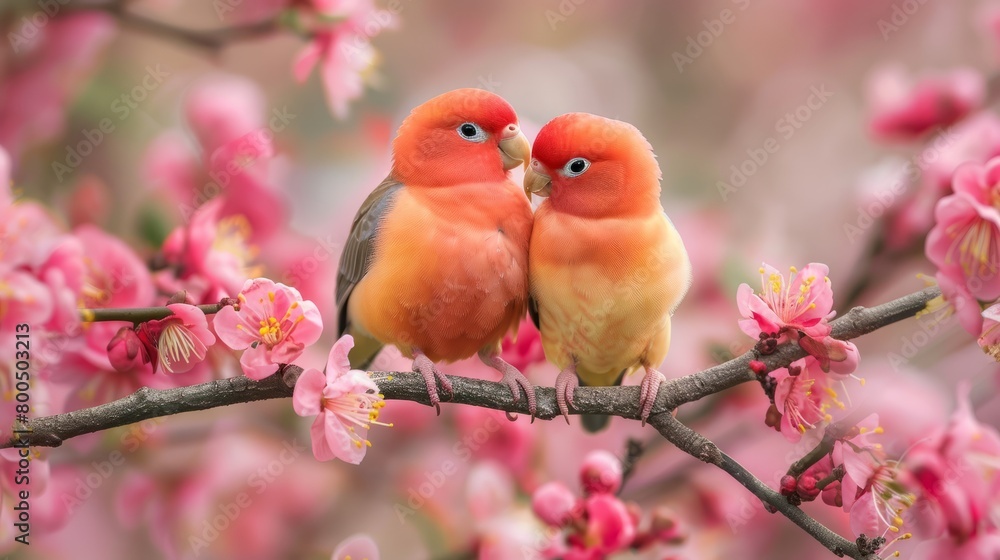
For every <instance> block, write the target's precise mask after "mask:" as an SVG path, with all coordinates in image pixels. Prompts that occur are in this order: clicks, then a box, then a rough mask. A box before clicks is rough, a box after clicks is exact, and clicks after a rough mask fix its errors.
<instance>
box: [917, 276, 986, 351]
mask: <svg viewBox="0 0 1000 560" xmlns="http://www.w3.org/2000/svg"><path fill="white" fill-rule="evenodd" d="M934 276H935V279H936V280H935V281H936V283H937V284H938V285H939V286H940V287H941V297H940V299H938V298H935V299H934V300H931V301H930V302H929V303H928V305H927V309H928V310H932V311H934V310H940V311H941V312H942V313H944V314H945V315H950V314H952V313H954V314H955V315H956V316H957V317H958V323H959V324H960V325H962V328H963V329H965V330H966V331H967V332H968V333H969V334H971V335H973V336H978V335H979V334H980V333H981V331H982V329H983V315H982V312H981V309H982V308H981V307H980V306H979V301H978V300H977V299H976V296H974V295H972V293H971V292H970V291H969V289H968V288H967V287H966V285H965V283H963V282H961V281H955V279H953V278H952V277H951V276H948V275H946V274H944V273H943V272H938V273H937V274H935V275H934ZM932 284H933V283H932Z"/></svg>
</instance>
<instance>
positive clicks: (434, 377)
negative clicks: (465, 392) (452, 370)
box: [413, 354, 455, 416]
mask: <svg viewBox="0 0 1000 560" xmlns="http://www.w3.org/2000/svg"><path fill="white" fill-rule="evenodd" d="M413 371H415V372H417V373H419V374H420V375H421V376H422V377H423V378H424V383H425V384H426V385H427V396H428V398H430V401H431V406H433V407H434V409H435V410H436V411H437V415H438V416H441V404H440V403H441V398H440V397H439V396H438V390H437V386H438V383H439V382H440V383H441V392H442V393H444V395H445V397H446V398H445V400H446V401H450V400H451V399H452V397H454V396H455V392H454V390H453V389H452V386H451V381H450V380H449V379H448V376H446V375H445V374H443V373H441V370H439V369H438V368H437V366H435V365H434V362H432V361H431V360H430V358H428V357H427V356H425V355H423V354H417V356H416V357H415V358H413Z"/></svg>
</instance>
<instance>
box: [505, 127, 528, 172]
mask: <svg viewBox="0 0 1000 560" xmlns="http://www.w3.org/2000/svg"><path fill="white" fill-rule="evenodd" d="M530 157H531V143H530V142H528V139H527V138H526V137H525V136H524V133H523V132H521V129H520V128H518V126H517V125H516V124H509V125H507V128H506V129H504V133H503V137H502V138H501V139H500V158H501V159H503V168H504V170H505V171H510V170H511V169H514V168H515V167H517V166H518V165H522V164H523V165H524V166H525V167H527V166H528V159H529V158H530Z"/></svg>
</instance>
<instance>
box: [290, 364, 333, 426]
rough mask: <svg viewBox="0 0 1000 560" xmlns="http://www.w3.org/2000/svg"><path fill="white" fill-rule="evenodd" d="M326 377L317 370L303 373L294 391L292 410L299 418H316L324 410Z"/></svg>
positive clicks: (308, 370)
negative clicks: (322, 403) (322, 405)
mask: <svg viewBox="0 0 1000 560" xmlns="http://www.w3.org/2000/svg"><path fill="white" fill-rule="evenodd" d="M324 387H326V376H325V375H323V372H321V371H319V370H318V369H315V368H309V369H307V370H305V371H304V372H302V375H300V376H299V379H298V380H297V381H296V382H295V390H294V391H292V408H294V409H295V414H298V415H299V416H316V415H317V414H319V413H320V411H321V410H322V408H321V402H322V400H323V388H324Z"/></svg>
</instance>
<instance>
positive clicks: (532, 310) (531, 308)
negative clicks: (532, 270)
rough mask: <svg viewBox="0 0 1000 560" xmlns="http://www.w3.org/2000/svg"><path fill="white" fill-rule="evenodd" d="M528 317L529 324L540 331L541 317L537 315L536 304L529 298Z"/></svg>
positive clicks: (533, 299)
mask: <svg viewBox="0 0 1000 560" xmlns="http://www.w3.org/2000/svg"><path fill="white" fill-rule="evenodd" d="M528 316H529V317H531V322H532V323H534V324H535V328H536V329H538V330H539V331H540V330H542V316H541V315H539V313H538V302H537V301H535V298H533V297H531V296H528Z"/></svg>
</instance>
